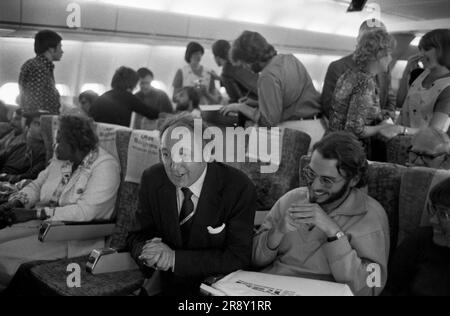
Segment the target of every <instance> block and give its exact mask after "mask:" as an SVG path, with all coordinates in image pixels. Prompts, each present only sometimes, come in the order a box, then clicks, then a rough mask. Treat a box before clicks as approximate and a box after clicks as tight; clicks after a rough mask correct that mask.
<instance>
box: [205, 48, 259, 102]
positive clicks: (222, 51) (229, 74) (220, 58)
mask: <svg viewBox="0 0 450 316" xmlns="http://www.w3.org/2000/svg"><path fill="white" fill-rule="evenodd" d="M230 49H231V45H230V43H229V42H228V41H225V40H218V41H216V42H214V44H213V45H212V52H213V54H214V59H215V60H216V63H217V65H218V66H219V67H222V74H221V75H220V76H218V75H217V74H216V73H215V72H212V75H213V79H215V80H219V81H220V82H221V84H222V86H223V87H225V90H226V91H227V94H228V97H229V98H230V100H229V103H237V102H239V100H241V99H242V98H249V99H252V100H258V86H257V85H258V74H255V73H254V72H253V71H251V70H250V69H247V68H244V67H238V66H234V65H233V64H232V63H231V61H230Z"/></svg>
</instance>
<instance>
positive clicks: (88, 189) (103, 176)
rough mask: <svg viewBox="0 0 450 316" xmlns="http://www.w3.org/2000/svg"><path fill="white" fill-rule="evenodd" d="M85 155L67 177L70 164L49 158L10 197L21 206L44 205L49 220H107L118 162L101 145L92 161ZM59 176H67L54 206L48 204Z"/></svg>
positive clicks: (117, 172)
mask: <svg viewBox="0 0 450 316" xmlns="http://www.w3.org/2000/svg"><path fill="white" fill-rule="evenodd" d="M89 156H90V155H88V157H86V159H85V160H84V161H83V163H82V164H81V165H80V166H79V167H78V169H77V170H76V171H75V172H74V174H73V175H72V176H71V177H70V174H71V172H72V164H71V163H69V162H66V161H61V160H57V159H53V160H52V161H51V163H50V165H49V166H48V167H47V168H46V169H45V170H44V171H42V172H41V173H40V174H39V176H38V178H37V179H36V180H35V181H33V182H31V183H30V184H29V185H28V186H26V187H25V188H24V189H22V191H20V192H19V193H18V194H17V195H15V196H13V197H11V199H19V200H20V201H22V203H23V204H24V205H25V208H33V207H39V206H42V207H45V211H46V213H47V215H49V216H51V218H50V220H52V221H73V222H88V221H93V220H108V219H110V218H111V217H112V215H113V213H114V206H115V201H116V196H117V190H118V189H119V185H120V165H119V163H118V162H117V161H116V159H115V158H114V157H113V156H111V155H110V154H108V153H107V152H106V151H104V150H103V149H101V148H100V149H99V153H98V157H97V159H95V161H91V162H88V161H87V160H88V158H89ZM63 177H70V180H69V182H68V183H67V185H66V186H65V187H64V189H63V191H62V194H61V196H60V197H59V200H58V207H55V208H52V207H49V203H50V201H51V199H52V197H53V194H54V192H55V191H56V189H57V187H58V185H59V183H60V182H61V179H62V178H63Z"/></svg>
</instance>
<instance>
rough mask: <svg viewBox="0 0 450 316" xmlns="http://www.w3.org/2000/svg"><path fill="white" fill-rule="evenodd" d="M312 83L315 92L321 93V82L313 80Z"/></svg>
mask: <svg viewBox="0 0 450 316" xmlns="http://www.w3.org/2000/svg"><path fill="white" fill-rule="evenodd" d="M312 82H313V85H314V88H316V90H317V91H318V92H322V88H323V82H319V81H317V80H313V81H312Z"/></svg>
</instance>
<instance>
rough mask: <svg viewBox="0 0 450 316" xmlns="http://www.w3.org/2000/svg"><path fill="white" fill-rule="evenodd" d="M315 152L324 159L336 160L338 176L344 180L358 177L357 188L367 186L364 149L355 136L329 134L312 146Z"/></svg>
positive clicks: (367, 170) (367, 166)
mask: <svg viewBox="0 0 450 316" xmlns="http://www.w3.org/2000/svg"><path fill="white" fill-rule="evenodd" d="M315 150H317V151H318V152H319V153H320V154H321V155H322V157H323V158H325V159H336V160H337V169H338V171H339V174H340V175H341V176H342V177H344V178H345V179H347V180H350V179H354V178H355V177H359V182H358V183H357V184H356V187H357V188H362V187H364V186H366V185H367V183H368V180H369V163H368V161H367V158H366V153H365V151H364V147H363V146H362V144H361V142H360V141H359V140H358V139H357V138H356V136H355V135H353V134H351V133H349V132H335V133H330V134H328V135H327V136H325V137H324V138H323V139H322V140H321V141H320V142H318V143H316V144H315V145H314V147H313V151H315Z"/></svg>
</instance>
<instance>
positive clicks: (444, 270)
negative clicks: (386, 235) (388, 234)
mask: <svg viewBox="0 0 450 316" xmlns="http://www.w3.org/2000/svg"><path fill="white" fill-rule="evenodd" d="M449 192H450V179H446V180H444V181H443V182H441V183H439V184H438V185H436V186H435V187H434V188H433V189H432V190H431V192H430V205H429V211H430V216H431V219H430V223H431V226H432V227H425V228H420V229H419V230H417V232H416V233H414V234H412V235H411V236H409V237H407V238H406V239H405V240H404V241H403V242H402V243H401V245H400V246H399V247H398V248H397V250H396V252H395V255H394V257H393V260H392V265H391V269H390V271H389V279H388V282H387V285H386V289H385V291H384V292H383V294H384V295H393V296H395V295H402V296H403V295H408V296H410V295H414V296H450V268H449V267H450V194H449Z"/></svg>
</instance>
